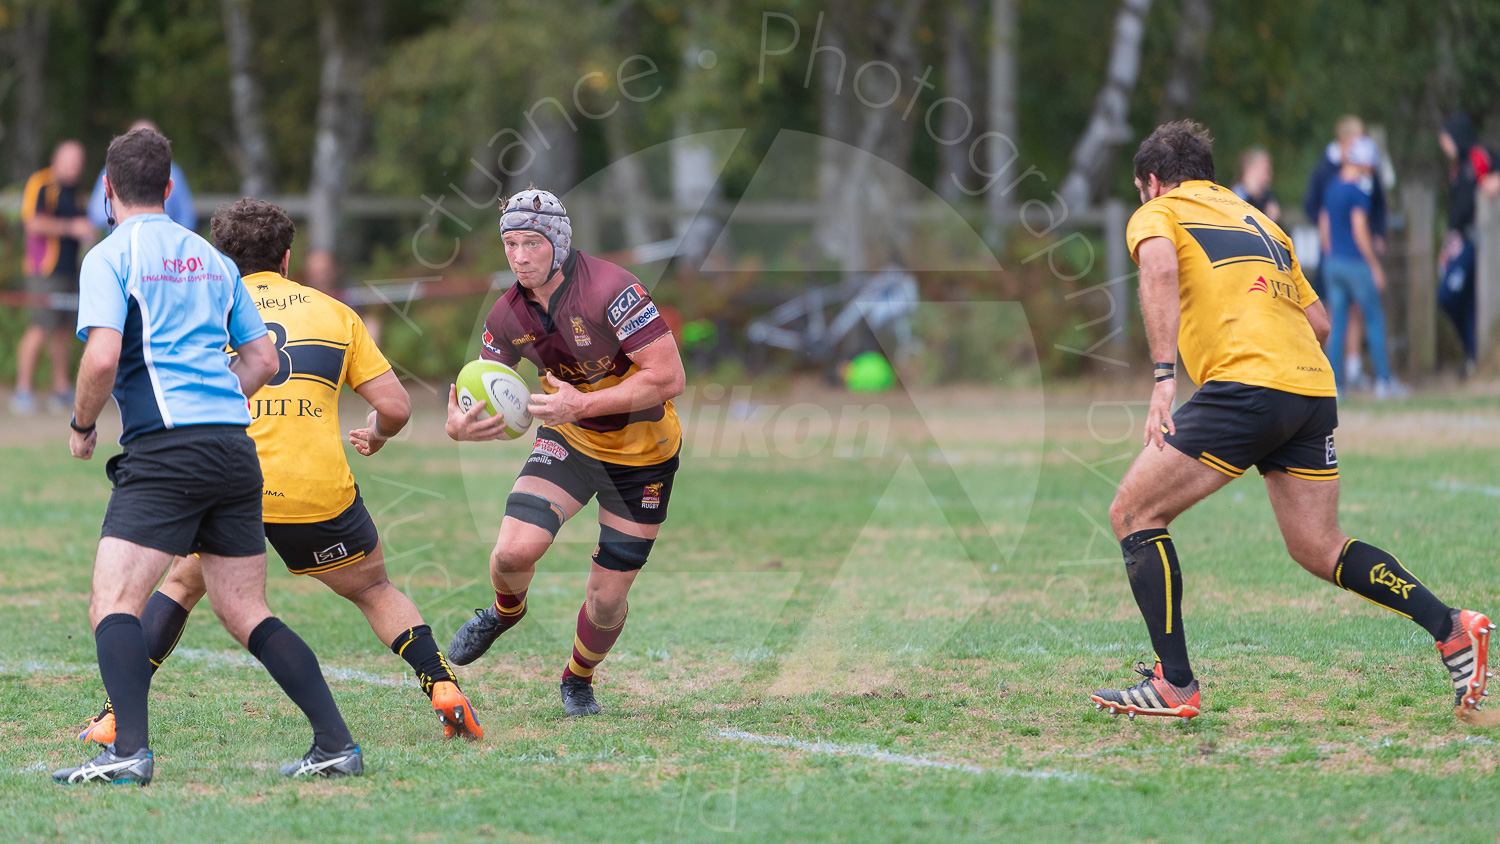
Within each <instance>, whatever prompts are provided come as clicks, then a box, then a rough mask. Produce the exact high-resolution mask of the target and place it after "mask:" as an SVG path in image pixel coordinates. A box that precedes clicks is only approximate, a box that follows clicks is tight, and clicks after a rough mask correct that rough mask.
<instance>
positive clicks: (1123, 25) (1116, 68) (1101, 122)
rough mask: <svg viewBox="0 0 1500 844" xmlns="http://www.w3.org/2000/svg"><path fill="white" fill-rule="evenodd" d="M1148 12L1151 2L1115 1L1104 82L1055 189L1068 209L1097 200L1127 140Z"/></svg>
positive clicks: (1083, 206)
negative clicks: (1065, 172) (1110, 42)
mask: <svg viewBox="0 0 1500 844" xmlns="http://www.w3.org/2000/svg"><path fill="white" fill-rule="evenodd" d="M1150 10H1151V0H1120V10H1119V12H1118V13H1117V14H1116V15H1115V31H1114V41H1113V44H1112V45H1111V46H1110V51H1109V64H1108V66H1107V68H1106V69H1105V73H1104V84H1103V85H1102V86H1101V87H1100V88H1099V94H1098V96H1097V97H1096V98H1095V99H1094V110H1093V113H1092V114H1090V116H1089V122H1088V125H1087V126H1086V127H1085V128H1084V130H1083V134H1082V135H1081V136H1080V137H1079V138H1078V143H1077V144H1076V145H1075V146H1074V147H1073V155H1072V159H1071V165H1070V168H1069V170H1068V175H1067V176H1066V177H1064V178H1063V183H1062V188H1061V189H1060V190H1059V191H1058V193H1059V194H1061V195H1062V200H1063V202H1064V203H1066V204H1067V206H1068V207H1069V208H1075V209H1080V208H1087V207H1088V206H1089V205H1090V204H1091V203H1092V202H1093V201H1094V200H1095V199H1096V198H1098V197H1099V195H1100V194H1101V193H1102V192H1103V188H1104V186H1105V184H1107V182H1108V180H1109V175H1110V170H1111V165H1112V164H1113V162H1114V153H1115V151H1116V150H1118V149H1119V148H1120V145H1121V144H1123V143H1125V142H1126V141H1127V140H1129V139H1130V137H1131V132H1130V124H1129V122H1128V121H1127V118H1128V117H1129V113H1130V93H1131V91H1132V90H1133V89H1134V88H1135V80H1136V77H1137V76H1138V75H1139V74H1140V69H1141V38H1142V37H1143V36H1144V35H1145V31H1146V13H1147V12H1149V11H1150Z"/></svg>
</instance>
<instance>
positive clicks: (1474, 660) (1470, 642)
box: [1437, 609, 1495, 714]
mask: <svg viewBox="0 0 1500 844" xmlns="http://www.w3.org/2000/svg"><path fill="white" fill-rule="evenodd" d="M1494 629H1495V625H1494V624H1492V623H1491V622H1490V620H1489V619H1488V618H1486V617H1485V615H1484V614H1483V613H1477V612H1474V611H1473V610H1458V609H1456V610H1454V611H1453V632H1452V633H1450V634H1448V638H1447V639H1445V640H1443V641H1441V642H1438V643H1437V649H1438V655H1439V656H1441V657H1442V658H1443V667H1444V668H1446V669H1448V676H1450V677H1451V678H1453V707H1454V710H1455V711H1456V712H1458V713H1460V714H1463V713H1468V712H1478V711H1480V710H1479V707H1480V706H1481V705H1482V704H1483V703H1484V699H1485V697H1486V696H1487V695H1489V690H1487V689H1486V688H1485V686H1487V685H1489V679H1490V670H1489V650H1490V631H1492V630H1494Z"/></svg>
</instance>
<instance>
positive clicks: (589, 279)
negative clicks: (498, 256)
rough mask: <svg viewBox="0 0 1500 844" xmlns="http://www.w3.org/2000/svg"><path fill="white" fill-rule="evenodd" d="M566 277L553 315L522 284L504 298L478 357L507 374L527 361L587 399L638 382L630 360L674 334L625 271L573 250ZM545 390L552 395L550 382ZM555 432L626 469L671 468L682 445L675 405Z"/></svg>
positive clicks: (491, 318)
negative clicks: (657, 465)
mask: <svg viewBox="0 0 1500 844" xmlns="http://www.w3.org/2000/svg"><path fill="white" fill-rule="evenodd" d="M561 271H562V274H563V281H562V284H561V285H560V286H559V287H558V288H557V290H556V291H555V292H554V293H553V294H552V301H551V302H550V303H549V309H548V310H543V309H542V307H541V306H540V305H538V304H536V303H535V302H533V301H531V300H530V299H528V298H527V297H526V296H525V294H524V293H523V292H522V288H521V285H520V283H519V282H517V283H516V284H515V285H513V286H512V287H511V288H510V289H509V290H507V291H506V292H505V295H503V296H501V297H500V300H499V301H498V302H496V303H495V306H494V307H493V308H491V309H490V314H489V316H488V317H486V318H485V320H484V338H483V340H484V342H483V349H482V350H481V352H480V354H481V356H483V358H484V359H485V360H493V361H499V362H500V363H503V364H505V365H506V366H515V365H516V364H517V363H518V362H519V361H520V360H521V358H523V357H524V358H526V359H527V360H529V361H531V362H532V363H533V364H535V365H536V368H537V370H538V371H540V372H544V373H545V372H550V373H552V375H553V376H554V377H556V378H557V379H558V380H559V381H567V382H568V383H569V384H572V385H573V386H574V387H577V388H578V389H580V390H582V391H584V392H589V391H592V390H602V389H604V388H606V387H612V386H614V385H615V384H618V383H620V382H621V381H623V380H625V379H626V378H629V377H630V376H632V375H634V374H635V373H636V372H637V371H639V370H640V367H639V366H637V365H636V364H635V363H633V362H632V361H631V360H630V358H629V355H631V354H633V353H635V352H638V351H640V350H641V349H644V348H646V347H647V346H649V345H651V344H652V343H654V342H656V341H657V340H660V339H662V338H663V337H666V336H667V335H668V334H670V333H671V332H670V331H669V330H668V329H667V322H666V320H665V319H664V318H663V317H662V316H661V314H660V313H658V312H657V310H656V305H655V304H654V303H653V302H652V301H651V296H650V294H648V293H647V292H646V288H645V287H643V286H642V285H641V283H640V281H639V280H637V279H636V277H635V276H633V275H631V274H630V272H629V271H627V270H626V269H625V268H623V267H620V266H617V265H615V264H611V263H610V262H608V261H603V260H600V259H599V258H594V257H592V256H589V255H585V254H583V253H582V252H579V251H578V250H576V249H574V250H572V253H571V254H570V255H569V256H568V259H567V260H566V261H564V262H563V265H562V270H561ZM667 342H671V341H670V340H668V341H667ZM542 389H543V390H545V391H547V392H549V393H550V392H552V388H551V387H549V386H548V385H547V383H546V382H545V381H543V382H542ZM556 430H557V432H558V433H560V434H562V436H563V438H564V439H566V440H567V441H568V443H569V444H571V445H572V446H574V447H575V448H577V449H578V450H579V451H581V452H583V453H584V454H587V455H588V456H590V457H593V458H595V459H597V460H603V461H606V462H608V463H620V464H624V465H627V466H649V465H651V464H654V463H660V462H662V461H664V460H670V459H671V458H672V456H673V455H674V454H676V453H677V449H678V446H679V445H681V443H682V426H681V424H679V422H678V421H677V411H675V410H673V409H672V403H671V402H670V401H668V402H664V403H662V404H659V405H656V406H655V407H650V408H647V409H645V410H638V411H635V412H634V413H619V414H614V415H611V416H596V417H594V418H591V419H580V420H578V421H577V422H574V423H570V424H567V425H558V426H557V428H556Z"/></svg>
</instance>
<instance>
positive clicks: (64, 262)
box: [10, 141, 94, 416]
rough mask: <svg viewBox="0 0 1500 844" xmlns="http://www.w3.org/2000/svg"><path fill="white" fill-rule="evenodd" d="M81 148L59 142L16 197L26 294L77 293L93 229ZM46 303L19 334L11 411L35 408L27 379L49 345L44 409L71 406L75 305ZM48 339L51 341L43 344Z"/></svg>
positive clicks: (34, 309)
mask: <svg viewBox="0 0 1500 844" xmlns="http://www.w3.org/2000/svg"><path fill="white" fill-rule="evenodd" d="M83 164H84V150H83V144H81V143H79V142H78V141H63V142H62V143H61V144H59V145H58V147H57V149H56V150H54V151H53V153H52V164H51V166H49V167H44V168H42V169H41V170H38V171H36V172H35V173H33V174H31V178H30V179H27V180H26V189H25V191H24V192H23V194H22V198H21V221H22V222H23V223H24V224H25V227H26V252H25V255H24V256H23V257H22V264H23V265H24V271H25V275H26V292H27V293H30V294H31V295H32V296H36V297H44V296H48V295H50V294H72V295H74V296H76V295H78V262H79V258H80V257H81V256H82V254H83V252H84V251H85V250H86V249H88V247H89V246H90V245H91V244H92V243H93V241H94V227H93V226H92V225H91V224H90V223H89V221H88V219H87V218H86V217H85V216H84V209H83V204H82V203H81V202H79V199H78V182H79V180H80V179H81V178H82V177H83ZM51 304H52V303H50V302H48V303H46V304H43V303H41V302H34V303H33V304H32V306H31V324H30V325H28V326H26V330H25V331H24V332H23V333H22V334H21V346H20V349H19V350H18V351H17V353H16V394H15V396H14V397H12V398H11V408H10V409H11V412H12V413H15V414H16V415H18V416H29V415H31V414H33V413H35V412H36V410H37V402H36V396H35V394H33V393H32V391H31V388H32V381H33V380H34V378H35V376H36V365H37V361H38V360H39V359H40V357H41V353H42V345H43V344H44V343H46V344H47V346H48V354H49V356H50V357H51V361H52V400H51V402H50V403H49V406H48V409H49V410H51V411H53V412H55V413H62V412H66V411H68V410H71V409H72V407H73V392H72V390H71V389H70V387H69V385H70V384H71V383H72V381H73V373H72V372H71V358H72V349H71V346H72V336H73V323H74V321H75V320H76V319H77V316H78V314H77V311H76V310H75V309H69V310H58V309H55V308H53V307H51ZM48 341H50V342H48Z"/></svg>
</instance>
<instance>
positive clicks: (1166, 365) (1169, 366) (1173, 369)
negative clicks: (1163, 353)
mask: <svg viewBox="0 0 1500 844" xmlns="http://www.w3.org/2000/svg"><path fill="white" fill-rule="evenodd" d="M1152 366H1154V367H1156V368H1157V369H1165V370H1168V371H1170V372H1176V371H1177V364H1175V363H1157V364H1152Z"/></svg>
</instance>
